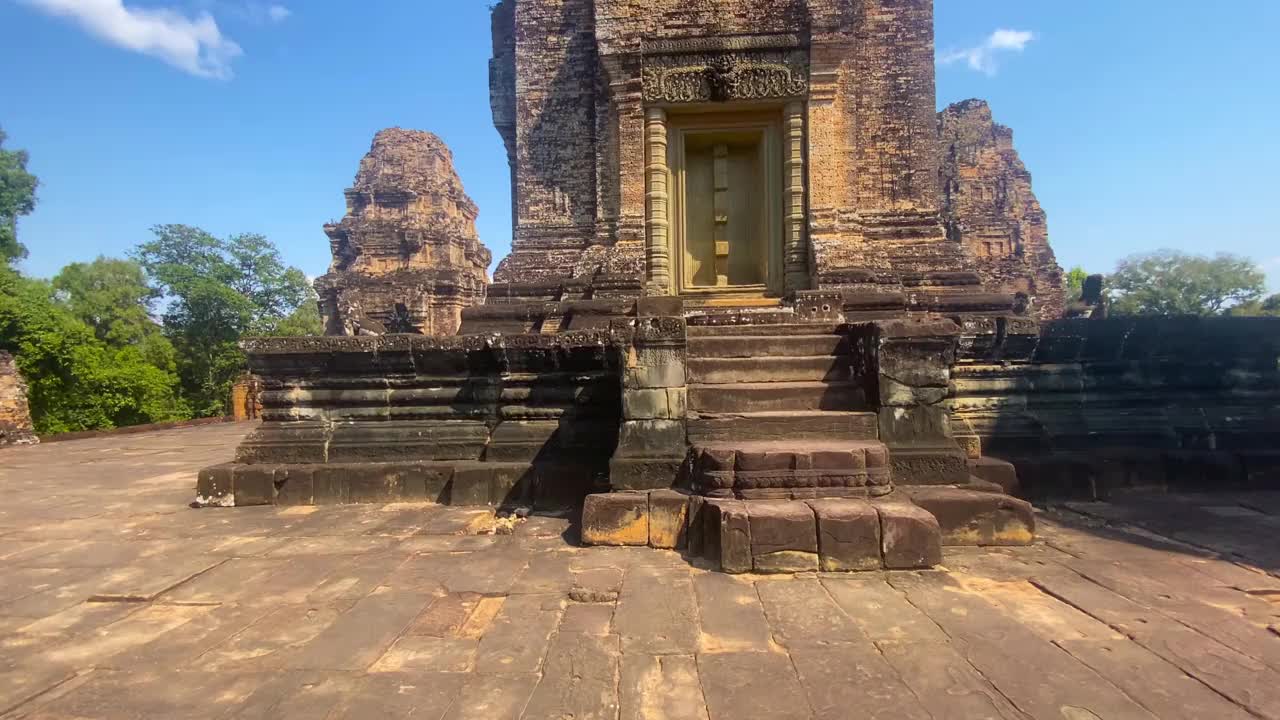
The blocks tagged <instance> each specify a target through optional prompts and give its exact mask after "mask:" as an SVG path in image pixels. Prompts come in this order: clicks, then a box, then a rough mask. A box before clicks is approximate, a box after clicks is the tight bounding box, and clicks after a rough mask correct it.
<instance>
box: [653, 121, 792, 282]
mask: <svg viewBox="0 0 1280 720" xmlns="http://www.w3.org/2000/svg"><path fill="white" fill-rule="evenodd" d="M779 127H780V123H779V117H778V116H776V115H771V114H768V113H751V114H737V115H735V116H726V115H724V114H720V113H715V114H710V113H708V114H691V115H687V116H675V115H673V116H672V117H671V122H670V124H669V132H670V136H669V139H668V148H669V151H670V158H669V163H670V167H671V179H672V193H671V195H672V198H671V199H672V203H671V204H672V207H671V210H672V217H671V220H672V222H671V240H672V244H671V259H672V261H673V271H674V272H673V275H674V280H675V281H676V286H677V291H678V292H679V293H681V294H716V293H725V292H729V293H758V294H775V293H779V292H781V290H782V242H783V220H782V185H783V172H782V148H781V141H780V130H779Z"/></svg>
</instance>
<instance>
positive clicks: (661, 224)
mask: <svg viewBox="0 0 1280 720" xmlns="http://www.w3.org/2000/svg"><path fill="white" fill-rule="evenodd" d="M645 156H646V158H647V165H646V166H645V185H646V189H645V199H646V210H645V212H646V216H645V243H646V244H645V259H646V272H647V277H646V278H645V280H646V283H645V286H646V287H645V292H646V294H648V295H669V294H671V256H670V251H669V249H668V237H669V235H668V233H669V230H670V225H671V223H670V207H671V203H670V190H669V188H670V177H671V174H670V170H669V168H668V167H667V111H666V110H663V109H662V108H649V109H648V110H647V111H645Z"/></svg>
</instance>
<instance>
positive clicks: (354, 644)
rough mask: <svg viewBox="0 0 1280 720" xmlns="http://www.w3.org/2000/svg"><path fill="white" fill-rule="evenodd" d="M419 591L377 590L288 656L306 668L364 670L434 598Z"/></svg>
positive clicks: (290, 664) (292, 664)
mask: <svg viewBox="0 0 1280 720" xmlns="http://www.w3.org/2000/svg"><path fill="white" fill-rule="evenodd" d="M430 600H431V599H430V598H426V597H422V596H421V595H418V594H416V593H400V592H392V591H387V592H374V593H373V594H371V595H368V596H366V597H364V598H362V599H361V600H360V601H359V602H357V603H356V604H355V605H353V606H352V607H351V609H350V610H347V611H346V612H344V613H342V614H340V615H339V616H338V617H337V618H336V619H335V620H334V621H333V623H332V624H330V625H329V626H328V627H326V628H325V629H324V630H323V631H321V632H320V634H319V635H317V636H316V637H315V638H314V639H313V640H311V641H309V642H307V643H306V644H305V645H303V646H302V647H300V648H297V649H296V650H294V651H293V652H291V653H290V654H289V657H287V658H285V662H286V663H287V665H286V667H291V668H297V669H302V670H364V669H366V668H368V667H369V666H370V665H372V664H373V663H374V662H375V661H376V660H377V659H378V658H379V657H381V656H382V654H383V653H384V652H386V650H387V648H388V647H390V645H391V643H392V642H393V641H394V640H395V639H396V638H397V637H399V636H400V634H401V633H403V632H404V630H405V628H406V627H408V625H409V623H411V622H412V621H413V619H414V618H415V617H417V616H418V614H419V613H420V612H422V609H423V608H425V607H426V606H427V603H429V602H430Z"/></svg>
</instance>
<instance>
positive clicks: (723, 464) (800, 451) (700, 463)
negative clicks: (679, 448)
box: [692, 440, 892, 499]
mask: <svg viewBox="0 0 1280 720" xmlns="http://www.w3.org/2000/svg"><path fill="white" fill-rule="evenodd" d="M692 456H693V471H694V486H695V489H696V490H697V491H698V492H700V493H702V494H705V495H709V496H713V497H730V496H732V497H740V498H744V499H797V498H799V499H807V498H815V497H849V496H854V497H867V496H870V495H883V494H887V493H888V492H889V491H890V490H891V488H892V484H891V474H890V469H889V468H890V465H889V451H888V449H887V448H886V447H885V446H884V445H883V444H882V443H879V442H877V441H847V442H837V441H826V442H822V441H812V440H807V441H794V440H791V441H754V442H736V443H706V444H701V445H695V446H694V447H693V450H692Z"/></svg>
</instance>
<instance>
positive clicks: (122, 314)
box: [53, 257, 160, 346]
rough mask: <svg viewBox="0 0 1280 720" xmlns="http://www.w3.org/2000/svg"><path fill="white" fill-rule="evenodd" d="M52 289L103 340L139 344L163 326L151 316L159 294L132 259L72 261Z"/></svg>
mask: <svg viewBox="0 0 1280 720" xmlns="http://www.w3.org/2000/svg"><path fill="white" fill-rule="evenodd" d="M53 289H54V290H55V291H56V292H57V293H58V298H59V300H61V301H62V302H63V303H64V304H65V305H66V306H67V309H68V310H70V311H71V314H73V315H75V316H76V317H78V318H80V320H82V321H84V322H85V323H86V324H88V325H89V327H92V328H93V331H94V334H95V335H97V337H98V339H99V340H102V341H103V342H106V343H110V344H112V345H120V346H123V345H129V344H133V343H139V342H142V340H143V339H144V338H146V337H147V336H148V335H150V334H152V333H155V332H158V331H159V329H160V328H159V326H158V325H157V324H156V323H155V321H153V320H152V319H151V303H152V301H153V300H155V299H156V297H157V296H158V293H157V292H156V291H155V290H153V289H152V288H151V286H150V285H148V284H147V276H146V273H144V272H143V271H142V266H141V265H139V264H138V263H136V262H134V261H132V260H117V259H115V258H106V257H99V258H98V259H97V260H94V261H93V262H91V263H72V264H70V265H68V266H66V267H64V268H62V271H61V272H59V273H58V274H57V275H56V276H55V277H54V278H53Z"/></svg>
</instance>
